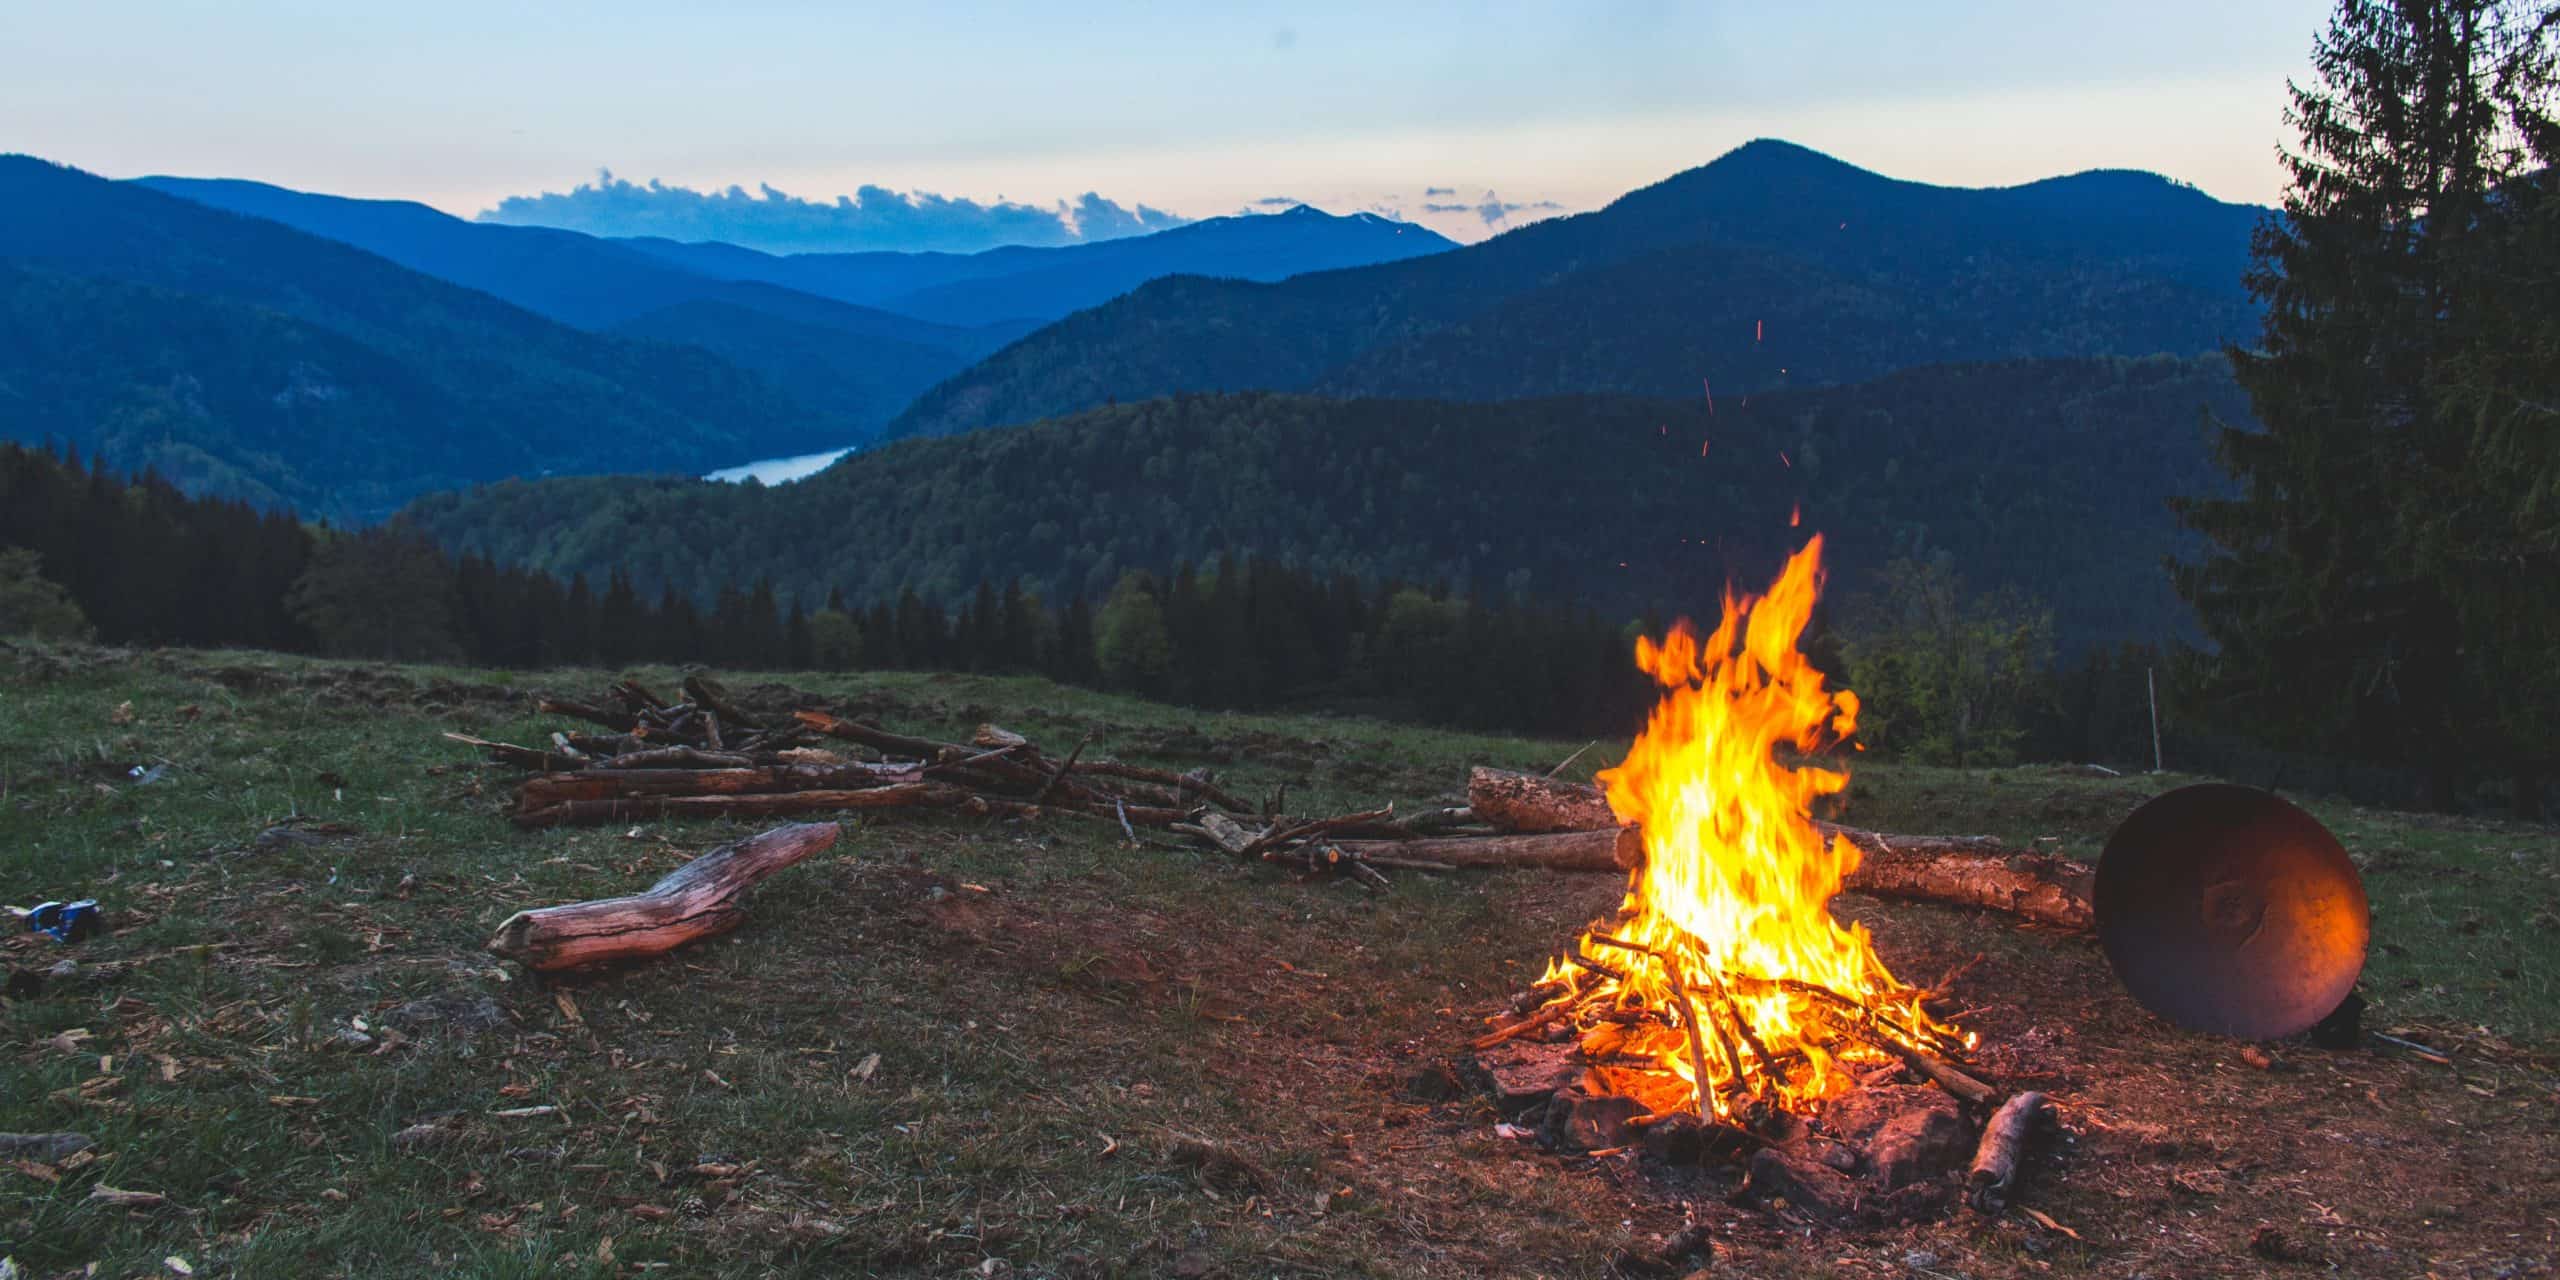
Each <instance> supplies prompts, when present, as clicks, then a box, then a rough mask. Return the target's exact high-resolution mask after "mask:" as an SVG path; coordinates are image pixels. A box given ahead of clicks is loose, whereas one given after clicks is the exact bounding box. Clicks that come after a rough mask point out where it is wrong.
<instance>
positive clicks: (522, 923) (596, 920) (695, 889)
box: [489, 822, 841, 971]
mask: <svg viewBox="0 0 2560 1280" xmlns="http://www.w3.org/2000/svg"><path fill="white" fill-rule="evenodd" d="M840 830H841V828H839V827H838V826H837V825H836V824H834V823H832V822H813V823H803V824H800V825H797V826H789V827H776V828H774V829H773V830H771V831H767V832H765V833H763V834H762V835H754V836H749V837H747V838H746V839H744V840H741V841H738V842H737V843H735V844H728V845H722V846H721V847H719V848H717V849H714V850H712V851H711V852H709V853H706V854H704V855H702V856H701V857H699V858H696V859H694V860H693V861H691V862H688V863H686V864H684V865H683V866H681V867H678V868H676V869H675V870H674V871H671V872H669V873H668V874H667V876H666V878H664V879H662V880H660V881H658V883H656V884H654V885H651V886H650V887H649V890H648V892H646V893H638V894H633V895H631V896H630V897H627V898H602V899H598V900H596V901H593V902H573V903H570V904H569V905H567V906H560V907H544V908H542V909H540V910H538V911H519V912H517V913H516V914H514V915H512V916H509V917H508V918H507V922H506V923H505V924H502V925H499V926H498V932H497V936H495V937H493V938H491V939H490V940H489V950H490V951H492V952H495V953H496V954H498V955H500V956H504V957H506V958H507V959H510V960H514V961H517V962H519V963H521V964H523V965H525V966H526V967H528V968H532V969H538V970H546V971H548V970H554V969H574V968H578V967H580V966H583V965H592V964H605V963H610V962H613V961H617V960H632V959H639V958H642V957H646V956H654V955H659V954H662V953H664V952H667V951H671V950H674V949H675V948H677V947H680V946H683V945H684V944H685V943H688V942H691V941H693V940H694V939H696V938H708V937H712V936H714V935H717V934H722V933H726V932H728V931H729V930H731V929H734V928H737V927H738V925H739V924H740V923H741V922H743V921H744V920H745V919H746V918H747V913H746V909H745V908H744V907H741V906H739V905H738V897H739V895H741V894H743V893H745V892H746V891H747V889H748V888H749V887H750V886H752V885H754V884H755V883H756V882H757V881H759V880H762V879H764V878H765V877H766V876H769V875H772V874H773V873H774V872H776V871H780V870H782V869H783V868H784V867H787V866H790V865H791V864H792V863H795V862H798V861H800V860H801V859H802V858H805V857H808V856H809V855H810V854H813V853H817V852H819V851H820V850H823V849H827V848H830V847H832V846H833V845H834V844H835V842H836V836H837V834H838V833H839V831H840Z"/></svg>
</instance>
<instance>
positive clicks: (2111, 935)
mask: <svg viewBox="0 0 2560 1280" xmlns="http://www.w3.org/2000/svg"><path fill="white" fill-rule="evenodd" d="M2094 906H2095V908H2096V914H2097V919H2098V941H2099V942H2100V944H2101V945H2103V946H2104V947H2105V948H2106V952H2107V963H2108V964H2109V965H2112V966H2114V968H2115V971H2116V977H2118V978H2120V979H2122V980H2123V982H2124V985H2125V987H2126V989H2127V990H2130V991H2131V992H2132V993H2133V996H2134V998H2135V999H2137V1000H2140V1001H2141V1002H2142V1004H2143V1007H2145V1008H2147V1009H2149V1010H2151V1011H2152V1012H2153V1013H2156V1014H2159V1015H2160V1016H2161V1017H2163V1018H2167V1019H2168V1020H2169V1021H2171V1022H2174V1023H2177V1024H2178V1025H2180V1026H2182V1027H2191V1028H2194V1029H2195V1030H2198V1031H2210V1032H2215V1033H2217V1034H2221V1035H2227V1036H2237V1037H2240V1038H2242V1039H2245V1040H2270V1039H2274V1038H2275V1037H2278V1036H2286V1035H2291V1034H2293V1033H2294V1032H2297V1031H2301V1030H2303V1029H2304V1028H2306V1027H2309V1026H2310V1025H2311V1024H2313V1023H2315V1022H2318V1021H2319V1020H2320V1019H2321V1018H2323V1017H2325V1016H2327V1014H2328V1013H2329V1011H2330V1010H2332V1009H2335V1008H2337V1007H2338V1002H2339V1001H2341V1000H2344V999H2346V997H2347V993H2348V992H2349V991H2351V990H2353V989H2354V987H2355V984H2356V975H2358V974H2359V973H2361V972H2363V971H2364V952H2365V943H2366V940H2367V939H2368V937H2369V936H2370V935H2371V932H2372V919H2371V916H2370V915H2369V914H2368V912H2367V910H2366V906H2365V896H2364V883H2363V881H2362V880H2361V879H2359V878H2358V877H2357V875H2356V868H2355V863H2353V862H2351V861H2349V860H2348V858H2347V851H2346V850H2345V849H2344V848H2343V847H2341V846H2340V845H2339V844H2338V838H2337V837H2336V836H2333V835H2331V834H2329V829H2328V828H2327V827H2324V826H2321V825H2320V823H2319V821H2318V820H2317V819H2315V818H2313V817H2312V816H2311V815H2310V814H2307V813H2304V812H2303V811H2302V810H2300V809H2297V808H2295V807H2293V806H2292V805H2291V804H2288V803H2286V802H2285V801H2284V800H2283V799H2282V798H2280V797H2278V796H2276V795H2274V794H2272V793H2270V792H2265V791H2260V790H2258V789H2257V788H2255V787H2241V786H2233V785H2231V784H2229V783H2218V782H2214V783H2204V784H2201V785H2198V786H2192V787H2181V788H2179V789H2178V790H2176V791H2172V792H2170V793H2168V794H2167V795H2163V796H2159V797H2157V798H2155V799H2153V800H2152V801H2151V802H2150V803H2148V804H2145V805H2143V806H2142V807H2141V808H2139V809H2136V810H2134V811H2133V814H2132V816H2130V817H2128V818H2126V819H2125V820H2124V822H2123V824H2122V825H2120V826H2118V827H2117V828H2116V829H2115V834H2113V835H2111V836H2109V837H2107V848H2106V852H2105V854H2104V855H2102V856H2101V857H2100V858H2099V860H2098V883H2097V889H2096V898H2095V903H2094Z"/></svg>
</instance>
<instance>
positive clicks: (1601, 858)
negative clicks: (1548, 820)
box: [1341, 827, 1635, 872]
mask: <svg viewBox="0 0 2560 1280" xmlns="http://www.w3.org/2000/svg"><path fill="white" fill-rule="evenodd" d="M1634 830H1635V828H1633V827H1629V828H1627V831H1628V832H1629V833H1630V838H1632V833H1633V832H1634ZM1618 840H1619V833H1618V832H1617V831H1614V830H1611V831H1551V832H1543V833H1540V834H1537V835H1506V836H1443V837H1439V838H1436V839H1424V840H1345V841H1342V842H1341V849H1342V851H1343V852H1344V853H1348V854H1351V855H1353V856H1355V857H1360V858H1381V859H1384V858H1410V859H1415V860H1419V861H1423V862H1437V863H1441V864H1443V865H1445V866H1452V867H1537V868H1542V869H1544V870H1548V871H1610V872H1623V871H1625V870H1626V869H1627V868H1626V866H1625V865H1622V864H1620V862H1619V861H1618Z"/></svg>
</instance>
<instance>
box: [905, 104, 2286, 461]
mask: <svg viewBox="0 0 2560 1280" xmlns="http://www.w3.org/2000/svg"><path fill="white" fill-rule="evenodd" d="M2260 213H2261V211H2260V210H2257V209H2254V208H2251V207H2248V206H2244V205H2231V204H2223V203H2220V202H2218V201H2215V200H2212V199H2211V198H2209V197H2207V196H2205V195H2203V194H2202V193H2200V192H2197V191H2195V190H2193V189H2192V188H2185V187H2180V186H2178V185H2176V184H2174V183H2171V182H2169V181H2168V180H2166V179H2163V178H2159V177H2156V176H2153V175H2149V174H2135V173H2121V172H2093V173H2086V174H2079V175H2075V176H2072V177H2066V178H2056V179H2052V180H2049V181H2046V182H2039V183H2034V184H2030V185H2027V186H2022V187H2011V188H2001V189H1991V190H1967V189H1958V188H1949V187H1932V186H1927V185H1924V184H1920V183H1913V182H1899V181H1895V180H1893V179H1889V178H1885V177H1882V176H1879V175H1877V174H1873V173H1869V172H1866V171H1864V170H1861V169H1857V168H1854V167H1852V166H1850V165H1846V164H1843V163H1841V162H1839V161H1836V160H1833V159H1831V158H1829V157H1827V156H1823V155H1820V154H1818V153H1815V152H1812V151H1808V150H1805V149H1804V148H1801V147H1796V146H1792V145H1789V144H1786V143H1781V142H1755V143H1752V144H1750V145H1748V146H1745V147H1742V148H1740V149H1738V150H1736V151H1734V152H1732V153H1730V154H1728V155H1726V156H1724V157H1722V158H1721V159H1718V160H1717V161H1715V162H1714V163H1712V164H1709V165H1706V166H1704V167H1701V168H1698V169H1694V170H1691V171H1689V172H1687V173H1683V174H1681V175H1679V176H1677V177H1674V178H1671V179H1669V180H1667V181H1665V182H1662V183H1659V184H1656V185H1654V186H1652V187H1648V188H1645V189H1643V190H1641V191H1636V192H1632V193H1630V194H1628V195H1626V196H1624V197H1622V198H1621V199H1619V200H1618V201H1616V202H1615V203H1613V204H1611V205H1610V206H1609V207H1608V208H1606V209H1603V210H1600V211H1598V212H1596V213H1590V214H1583V215H1579V216H1576V217H1569V218H1558V219H1553V220H1550V221H1547V222H1541V223H1536V224H1533V225H1531V226H1528V227H1524V228H1522V229H1520V230H1518V231H1514V232H1511V233H1509V234H1507V235H1503V236H1498V237H1496V238H1494V239H1492V240H1489V241H1486V242H1485V243H1483V244H1480V245H1474V246H1470V247H1468V248H1465V249H1459V250H1453V251H1451V252H1448V253H1444V254H1435V255H1432V256H1429V257H1424V258H1417V259H1412V260H1409V261H1405V262H1397V263H1388V264H1382V265H1378V266H1371V267H1362V268H1356V269H1350V270H1343V271H1332V272H1321V273H1316V274H1311V275H1306V276H1299V277H1296V278H1293V279H1290V280H1287V281H1283V282H1280V283H1277V284H1254V283H1247V282H1239V281H1213V280H1198V279H1189V278H1176V279H1170V280H1161V281H1158V282H1156V283H1154V284H1151V285H1148V286H1147V287H1145V288H1142V289H1139V290H1137V291H1136V292H1134V293H1131V294H1129V295H1128V296H1126V297H1124V298H1121V299H1118V300H1117V301H1114V302H1112V303H1110V304H1108V305H1106V306H1102V307H1098V308H1095V309H1093V310H1091V311H1086V312H1081V313H1078V314H1076V315H1073V316H1069V317H1067V318H1066V319H1065V320H1062V321H1060V322H1059V323H1057V324H1055V325H1052V326H1050V327H1049V328H1047V329H1044V330H1042V331H1040V332H1038V333H1035V334H1033V335H1032V336H1031V337H1029V338H1027V339H1025V340H1023V341H1021V342H1019V343H1016V344H1014V345H1013V346H1011V347H1008V348H1006V349H1005V350H1003V351H1001V352H999V353H997V354H996V355H994V356H992V357H990V358H989V359H988V360H986V361H985V362H983V363H981V364H979V365H978V366H976V367H974V368H972V369H970V370H968V371H967V372H965V373H963V374H961V375H959V376H957V377H955V378H953V379H951V380H950V381H948V382H945V383H943V384H942V385H940V386H938V387H936V388H934V389H933V390H932V391H930V392H927V393H926V394H925V395H924V396H923V397H921V398H920V399H918V401H917V402H916V404H915V405H914V406H913V407H912V408H910V409H909V410H908V411H907V412H906V413H904V414H902V415H901V416H900V417H899V419H898V420H897V421H896V422H895V423H893V424H892V425H891V427H890V432H891V434H893V435H933V434H945V433H950V432H955V431H964V430H969V429H972V428H976V427H981V426H988V425H995V424H1002V423H1009V422H1024V421H1030V420H1032V419H1035V418H1041V417H1047V416H1053V415H1056V414H1059V413H1066V412H1072V411H1075V410H1078V409H1083V408H1089V407H1093V406H1097V405H1102V404H1106V403H1109V402H1111V401H1113V400H1121V401H1127V400H1136V399H1144V398H1148V397H1153V396H1159V395H1167V394H1172V393H1176V392H1183V391H1227V390H1254V389H1258V390H1314V391H1321V392H1325V393H1328V394H1336V395H1424V394H1427V395H1431V396H1435V397H1440V398H1449V399H1496V398H1502V397H1508V396H1519V395H1552V394H1560V393H1568V392H1629V393H1638V394H1648V395H1674V394H1684V393H1687V392H1691V391H1700V392H1703V391H1704V389H1705V388H1706V387H1707V386H1708V385H1712V386H1713V387H1714V388H1715V389H1716V390H1717V391H1719V392H1722V393H1728V394H1737V395H1738V394H1741V393H1745V392H1759V391H1764V390H1770V389H1776V388H1780V387H1787V386H1807V385H1822V384H1829V383H1840V382H1848V381H1855V380H1860V379H1866V378H1873V377H1876V376H1878V375H1881V374H1884V373H1887V372H1890V371H1892V370H1895V369H1900V368H1905V367H1909V366H1913V365H1918V364H1925V363H1930V362H1933V361H1947V360H1970V361H1983V360H2009V359H2020V358H2028V357H2040V356H2144V355H2149V354H2153V353H2158V352H2166V353H2171V354H2176V355H2192V354H2197V353H2200V352H2205V351H2210V350H2215V349H2218V348H2219V347H2220V345H2221V344H2222V343H2223V342H2225V341H2226V340H2230V339H2234V338H2238V337H2242V336H2245V335H2246V334H2247V333H2249V332H2251V331H2253V330H2254V329H2255V328H2256V312H2255V310H2254V307H2253V305H2252V304H2251V303H2250V301H2249V300H2248V298H2247V295H2246V294H2245V292H2244V291H2243V290H2242V288H2241V284H2240V278H2241V274H2242V270H2243V267H2244V266H2245V263H2246V259H2247V254H2248V245H2249V236H2250V232H2251V229H2252V227H2253V226H2254V225H2255V223H2256V222H2257V220H2258V218H2259V215H2260Z"/></svg>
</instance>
